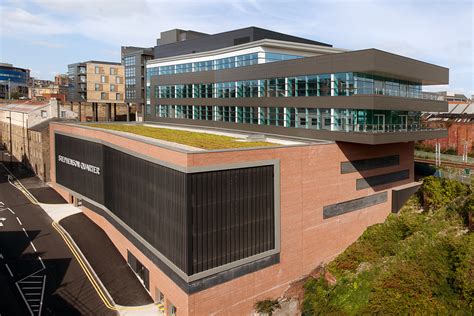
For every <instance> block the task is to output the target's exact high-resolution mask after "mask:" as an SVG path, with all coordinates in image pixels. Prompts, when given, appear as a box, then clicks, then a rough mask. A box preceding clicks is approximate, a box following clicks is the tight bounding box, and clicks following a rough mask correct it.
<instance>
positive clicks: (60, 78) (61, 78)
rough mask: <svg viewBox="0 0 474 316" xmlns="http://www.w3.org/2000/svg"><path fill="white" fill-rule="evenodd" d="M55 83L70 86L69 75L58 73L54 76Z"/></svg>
mask: <svg viewBox="0 0 474 316" xmlns="http://www.w3.org/2000/svg"><path fill="white" fill-rule="evenodd" d="M54 84H56V85H58V86H66V87H67V86H68V85H69V77H68V75H67V74H57V75H56V76H54Z"/></svg>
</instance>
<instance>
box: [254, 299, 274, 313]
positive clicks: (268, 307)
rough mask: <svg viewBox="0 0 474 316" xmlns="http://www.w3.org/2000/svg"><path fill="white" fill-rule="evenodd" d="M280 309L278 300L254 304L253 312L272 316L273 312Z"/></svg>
mask: <svg viewBox="0 0 474 316" xmlns="http://www.w3.org/2000/svg"><path fill="white" fill-rule="evenodd" d="M279 308H280V303H279V302H278V300H262V301H257V302H256V303H255V310H256V311H257V312H258V313H265V314H268V315H270V316H271V315H272V314H273V312H274V311H275V310H277V309H279Z"/></svg>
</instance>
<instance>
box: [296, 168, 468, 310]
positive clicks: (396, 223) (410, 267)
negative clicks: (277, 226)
mask: <svg viewBox="0 0 474 316" xmlns="http://www.w3.org/2000/svg"><path fill="white" fill-rule="evenodd" d="M473 212H474V195H473V194H472V193H471V191H470V189H469V188H468V187H467V186H464V185H462V184H460V183H458V182H455V181H452V180H442V179H438V178H434V177H428V178H425V180H424V182H423V185H422V187H421V188H420V190H419V192H418V194H417V195H416V196H414V197H412V198H411V199H410V200H409V202H408V203H407V205H405V207H404V208H403V209H402V210H401V212H400V214H399V215H390V216H389V217H388V219H387V220H386V221H385V222H384V223H382V224H378V225H374V226H372V227H370V228H368V229H367V230H366V231H365V232H364V234H363V235H362V236H361V237H360V238H359V239H358V240H357V241H356V242H355V243H354V244H352V245H351V246H350V247H349V248H347V249H346V251H344V252H343V253H342V254H341V255H339V256H338V257H337V258H336V259H335V260H334V261H333V262H331V263H330V264H329V265H327V266H326V267H324V269H326V270H327V271H329V272H330V273H332V274H333V275H334V276H335V277H336V278H337V282H336V283H335V284H334V285H329V284H328V283H327V281H326V280H325V278H318V279H314V278H310V279H309V280H308V281H307V282H306V284H305V295H304V301H303V314H304V315H327V314H334V315H360V314H381V315H383V314H403V315H407V314H419V315H429V314H430V315H437V314H441V315H448V314H449V315H474V233H473V232H469V230H468V217H469V214H471V216H472V213H473Z"/></svg>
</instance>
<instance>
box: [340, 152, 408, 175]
mask: <svg viewBox="0 0 474 316" xmlns="http://www.w3.org/2000/svg"><path fill="white" fill-rule="evenodd" d="M399 164H400V155H393V156H385V157H377V158H370V159H361V160H352V161H344V162H341V174H346V173H352V172H358V171H364V170H370V169H377V168H384V167H391V166H398V165H399Z"/></svg>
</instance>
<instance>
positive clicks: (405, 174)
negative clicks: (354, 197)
mask: <svg viewBox="0 0 474 316" xmlns="http://www.w3.org/2000/svg"><path fill="white" fill-rule="evenodd" d="M408 178H410V170H408V169H406V170H401V171H397V172H391V173H385V174H379V175H376V176H372V177H367V178H361V179H357V180H356V189H357V190H362V189H367V188H370V187H376V186H378V185H382V184H387V183H392V182H397V181H401V180H406V179H408Z"/></svg>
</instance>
